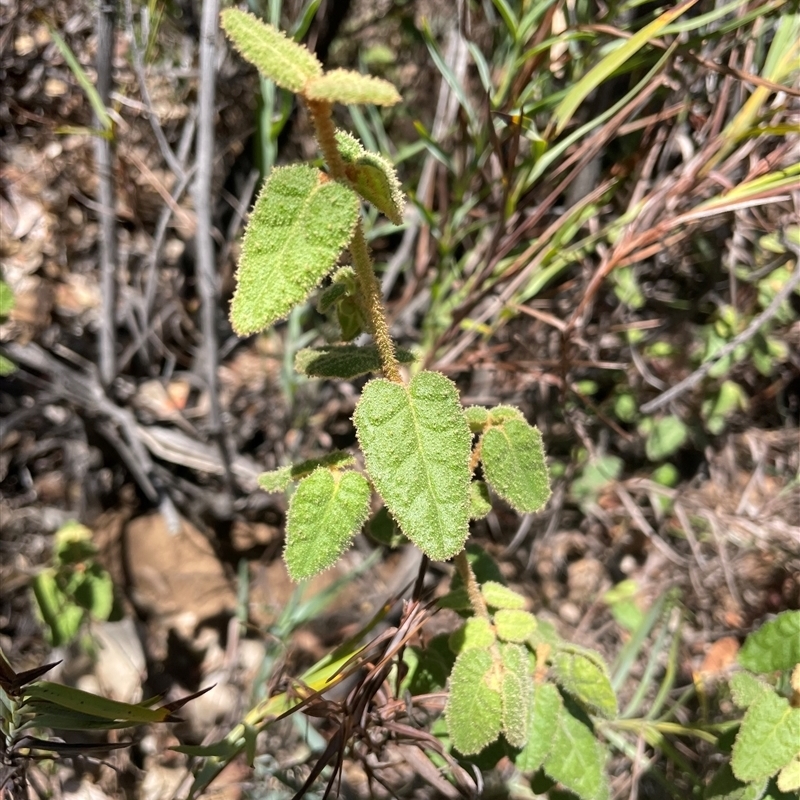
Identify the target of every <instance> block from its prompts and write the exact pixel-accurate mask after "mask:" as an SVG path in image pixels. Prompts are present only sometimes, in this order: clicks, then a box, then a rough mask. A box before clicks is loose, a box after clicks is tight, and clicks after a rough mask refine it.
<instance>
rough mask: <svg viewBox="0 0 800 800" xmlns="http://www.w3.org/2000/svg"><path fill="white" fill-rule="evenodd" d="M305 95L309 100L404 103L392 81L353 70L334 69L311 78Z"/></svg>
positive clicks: (386, 103) (387, 104) (390, 104)
mask: <svg viewBox="0 0 800 800" xmlns="http://www.w3.org/2000/svg"><path fill="white" fill-rule="evenodd" d="M303 94H304V95H305V97H306V98H307V99H309V100H324V101H326V102H328V103H342V104H343V105H346V106H349V105H362V104H364V103H372V104H373V105H376V106H393V105H394V104H395V103H399V102H400V95H399V94H398V93H397V89H395V88H394V86H392V84H391V83H389V81H385V80H383V79H381V78H373V77H372V76H370V75H362V74H361V73H360V72H353V71H352V70H349V69H334V70H331V71H330V72H326V73H325V74H324V75H322V76H321V77H318V78H315V79H314V80H312V81H310V82H309V84H308V85H307V86H306V88H305V90H304V92H303Z"/></svg>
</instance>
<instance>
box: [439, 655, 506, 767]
mask: <svg viewBox="0 0 800 800" xmlns="http://www.w3.org/2000/svg"><path fill="white" fill-rule="evenodd" d="M500 688H501V670H500V665H499V664H497V663H495V660H494V658H493V657H492V653H491V652H490V651H489V650H480V649H471V650H466V651H464V652H463V653H461V654H460V655H459V656H458V658H457V659H456V663H455V664H454V665H453V671H452V673H451V674H450V696H449V697H448V699H447V706H446V708H445V717H446V719H447V727H448V730H449V731H450V738H451V740H452V742H453V746H454V747H455V748H456V750H458V751H459V752H460V753H463V754H464V755H465V756H469V755H475V754H476V753H480V751H481V750H483V748H484V747H486V745H489V744H491V743H492V742H494V741H496V740H497V738H498V737H499V736H500V730H501V727H502V724H503V708H502V698H501V694H500Z"/></svg>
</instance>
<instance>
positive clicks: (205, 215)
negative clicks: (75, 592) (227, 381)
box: [194, 0, 234, 493]
mask: <svg viewBox="0 0 800 800" xmlns="http://www.w3.org/2000/svg"><path fill="white" fill-rule="evenodd" d="M218 15H219V3H218V2H217V0H204V2H203V15H202V19H201V21H200V96H199V100H198V114H197V176H196V178H195V184H194V203H195V208H196V210H197V235H196V238H195V241H196V243H197V282H198V284H199V290H200V300H201V304H202V307H201V317H200V322H201V328H202V331H203V346H204V347H203V349H204V350H205V353H204V358H203V360H204V361H205V369H206V383H207V385H208V394H209V399H210V405H211V412H210V416H211V420H210V421H211V435H212V437H213V438H214V439H216V440H217V444H218V446H219V449H220V454H221V456H222V461H223V463H224V464H225V477H226V480H227V483H228V489H229V491H230V492H231V493H232V491H233V485H234V482H233V475H232V473H231V468H230V459H229V457H228V448H227V447H226V445H225V438H224V432H223V429H222V417H221V414H220V408H219V386H218V381H217V367H218V362H219V351H218V345H217V319H216V317H217V302H218V298H217V270H216V261H215V257H214V239H213V236H212V233H211V179H212V177H213V172H214V111H215V108H214V102H215V88H216V87H215V84H216V79H217V70H216V38H217V17H218Z"/></svg>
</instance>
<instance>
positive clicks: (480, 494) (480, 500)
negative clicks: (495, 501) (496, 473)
mask: <svg viewBox="0 0 800 800" xmlns="http://www.w3.org/2000/svg"><path fill="white" fill-rule="evenodd" d="M491 510H492V501H491V499H490V498H489V487H488V486H487V485H486V481H472V483H471V484H470V485H469V518H470V519H483V518H484V517H485V516H486V515H487V514H488V513H489V512H490V511H491Z"/></svg>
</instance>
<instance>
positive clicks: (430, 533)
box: [353, 372, 471, 561]
mask: <svg viewBox="0 0 800 800" xmlns="http://www.w3.org/2000/svg"><path fill="white" fill-rule="evenodd" d="M353 421H354V422H355V426H356V432H357V434H358V439H359V442H360V443H361V448H362V450H363V451H364V458H365V462H366V467H367V472H368V473H369V475H370V477H371V478H372V481H373V483H374V485H375V488H376V489H377V490H378V492H379V493H380V495H381V497H382V498H383V500H384V502H385V503H386V505H387V506H388V508H389V510H390V511H391V513H392V516H393V517H394V518H395V519H396V520H397V522H398V524H399V525H400V527H401V528H402V530H403V532H404V533H405V534H406V536H408V538H409V539H411V541H412V542H414V544H416V545H417V547H419V548H420V550H422V551H423V552H424V553H425V554H426V555H427V556H428V557H429V558H431V559H433V560H434V561H444V560H446V559H448V558H452V557H453V556H454V555H456V553H459V552H460V551H461V550H462V549H463V547H464V542H465V541H466V539H467V535H468V533H469V531H468V522H469V484H470V472H469V458H470V439H471V434H470V432H469V428H468V427H467V423H466V421H465V419H464V415H463V413H462V412H461V406H460V404H459V401H458V391H457V390H456V387H455V385H454V384H453V383H452V381H449V380H448V379H447V378H445V377H444V375H441V374H439V373H436V372H420V373H419V374H418V375H416V376H415V377H414V379H413V380H412V381H411V383H410V384H409V385H408V386H403V385H401V384H397V383H392V382H390V381H388V380H384V379H377V380H373V381H370V382H369V383H368V384H367V385H366V386H365V387H364V391H363V393H362V395H361V400H360V401H359V403H358V406H357V407H356V410H355V414H354V415H353Z"/></svg>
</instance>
